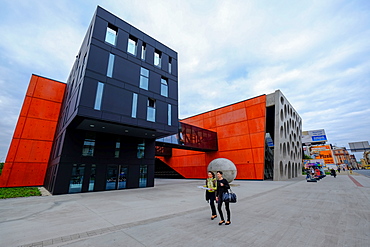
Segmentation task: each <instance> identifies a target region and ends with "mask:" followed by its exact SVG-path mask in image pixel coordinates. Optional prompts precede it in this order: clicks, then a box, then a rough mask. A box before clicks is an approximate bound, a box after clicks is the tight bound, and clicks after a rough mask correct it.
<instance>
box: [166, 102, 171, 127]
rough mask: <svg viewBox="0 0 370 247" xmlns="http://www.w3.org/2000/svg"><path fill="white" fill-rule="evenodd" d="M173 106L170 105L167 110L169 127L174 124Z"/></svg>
mask: <svg viewBox="0 0 370 247" xmlns="http://www.w3.org/2000/svg"><path fill="white" fill-rule="evenodd" d="M171 108H172V107H171V104H168V108H167V125H169V126H171V124H172V121H171V118H172V114H171V111H172V109H171Z"/></svg>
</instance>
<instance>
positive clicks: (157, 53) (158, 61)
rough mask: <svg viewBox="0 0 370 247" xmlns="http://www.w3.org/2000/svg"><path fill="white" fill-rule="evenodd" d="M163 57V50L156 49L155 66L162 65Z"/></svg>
mask: <svg viewBox="0 0 370 247" xmlns="http://www.w3.org/2000/svg"><path fill="white" fill-rule="evenodd" d="M161 57H162V54H161V52H160V51H157V50H155V52H154V65H155V66H158V67H161Z"/></svg>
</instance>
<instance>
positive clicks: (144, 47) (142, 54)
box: [141, 43, 146, 61]
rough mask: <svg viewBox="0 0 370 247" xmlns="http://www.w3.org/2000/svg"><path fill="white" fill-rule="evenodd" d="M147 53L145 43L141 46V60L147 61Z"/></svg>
mask: <svg viewBox="0 0 370 247" xmlns="http://www.w3.org/2000/svg"><path fill="white" fill-rule="evenodd" d="M145 53H146V44H145V43H143V45H142V46H141V60H144V61H145V55H146V54H145Z"/></svg>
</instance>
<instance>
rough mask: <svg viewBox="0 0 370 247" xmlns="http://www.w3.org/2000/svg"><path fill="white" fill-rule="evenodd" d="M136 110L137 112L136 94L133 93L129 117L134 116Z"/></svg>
mask: <svg viewBox="0 0 370 247" xmlns="http://www.w3.org/2000/svg"><path fill="white" fill-rule="evenodd" d="M136 112H137V94H136V93H134V94H133V96H132V111H131V117H133V118H136Z"/></svg>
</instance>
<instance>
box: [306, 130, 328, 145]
mask: <svg viewBox="0 0 370 247" xmlns="http://www.w3.org/2000/svg"><path fill="white" fill-rule="evenodd" d="M327 141H328V139H327V138H326V134H325V130H324V129H319V130H309V131H302V143H305V144H306V145H308V144H311V143H313V144H315V143H325V142H327Z"/></svg>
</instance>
